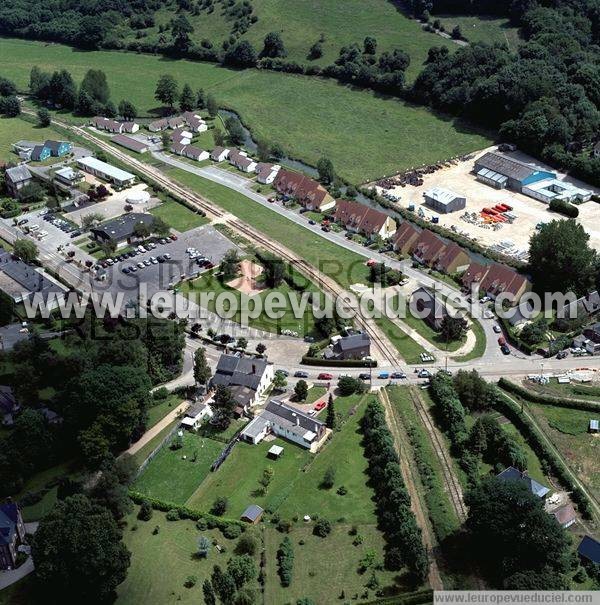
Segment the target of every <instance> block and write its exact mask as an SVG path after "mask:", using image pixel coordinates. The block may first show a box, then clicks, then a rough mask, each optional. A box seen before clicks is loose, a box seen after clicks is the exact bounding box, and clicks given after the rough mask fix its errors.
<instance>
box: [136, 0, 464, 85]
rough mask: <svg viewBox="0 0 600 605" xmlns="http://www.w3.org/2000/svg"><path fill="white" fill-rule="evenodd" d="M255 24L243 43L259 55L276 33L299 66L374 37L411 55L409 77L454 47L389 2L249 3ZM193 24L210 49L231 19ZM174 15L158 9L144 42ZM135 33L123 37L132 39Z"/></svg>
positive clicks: (205, 18) (204, 18)
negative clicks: (437, 50) (319, 48)
mask: <svg viewBox="0 0 600 605" xmlns="http://www.w3.org/2000/svg"><path fill="white" fill-rule="evenodd" d="M252 5H253V8H254V13H253V14H255V15H256V16H257V17H258V22H257V23H256V24H254V25H252V26H251V27H250V29H249V30H248V32H247V33H246V34H244V35H243V36H242V39H247V40H249V41H250V42H251V43H252V44H253V45H254V46H255V47H256V48H257V50H259V51H260V49H261V48H262V44H263V39H264V37H265V35H266V34H268V33H269V32H272V31H276V32H279V33H280V34H281V37H282V39H283V41H284V44H285V47H286V50H287V52H288V56H287V59H288V60H291V61H297V62H299V63H306V64H315V65H329V64H331V63H333V61H334V60H335V59H336V58H337V56H338V53H339V50H340V48H341V47H342V46H344V45H346V44H350V43H352V42H357V43H358V44H359V45H362V41H363V39H364V38H365V36H367V35H369V36H374V37H375V38H376V39H377V42H378V50H379V51H384V50H391V49H393V48H401V49H402V50H404V51H406V52H408V54H409V55H410V57H411V65H410V67H409V70H408V77H409V78H410V79H412V78H414V77H415V76H416V74H417V73H418V72H419V70H420V68H421V65H422V63H423V61H424V60H425V59H426V57H427V51H428V49H429V48H430V47H431V46H442V45H444V46H448V47H449V48H450V49H453V48H456V45H455V44H453V43H452V42H450V41H447V40H443V39H441V38H439V39H438V38H437V37H436V36H434V35H433V34H430V33H427V32H424V31H423V30H422V28H421V25H420V24H419V23H417V22H416V21H414V20H412V19H408V18H407V17H405V16H404V15H403V14H402V13H401V12H400V11H399V10H397V8H396V7H395V6H394V4H393V3H391V2H381V1H380V0H364V1H361V0H345V2H343V3H339V2H336V1H335V0H321V1H320V2H315V0H299V1H296V2H293V1H292V0H254V2H253V3H252ZM188 17H189V19H190V22H191V23H192V25H193V26H194V33H193V35H192V38H193V39H195V40H196V41H198V42H199V41H200V40H201V39H203V38H208V39H209V40H211V41H212V42H213V44H214V45H215V46H219V45H220V44H221V41H222V40H224V39H226V38H228V37H229V34H230V31H231V21H227V20H226V19H225V18H224V16H223V14H222V9H221V8H220V6H219V5H217V9H216V10H215V11H214V12H213V13H211V14H209V13H207V12H206V11H203V12H201V13H200V14H199V15H196V16H195V15H189V14H188ZM172 18H173V12H172V11H170V10H168V9H162V10H160V11H158V12H157V13H156V15H155V19H156V24H155V26H154V27H152V28H149V29H148V30H146V31H147V33H148V36H147V39H148V40H157V39H158V37H159V35H160V34H159V31H158V30H159V26H160V25H164V24H168V23H169V22H170V21H171V19H172ZM321 34H323V36H324V37H325V40H324V42H323V56H322V57H321V58H319V59H317V60H313V61H311V60H308V59H307V54H308V50H309V48H310V47H311V46H312V44H314V43H315V42H316V41H317V39H318V38H319V36H320V35H321ZM134 38H135V36H134V32H132V33H131V34H130V35H128V39H129V40H134Z"/></svg>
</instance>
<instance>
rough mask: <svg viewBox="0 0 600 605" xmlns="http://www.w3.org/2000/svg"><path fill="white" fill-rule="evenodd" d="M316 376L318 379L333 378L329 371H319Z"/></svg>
mask: <svg viewBox="0 0 600 605" xmlns="http://www.w3.org/2000/svg"><path fill="white" fill-rule="evenodd" d="M317 378H318V379H319V380H333V374H330V373H329V372H321V373H320V374H319V375H318V376H317Z"/></svg>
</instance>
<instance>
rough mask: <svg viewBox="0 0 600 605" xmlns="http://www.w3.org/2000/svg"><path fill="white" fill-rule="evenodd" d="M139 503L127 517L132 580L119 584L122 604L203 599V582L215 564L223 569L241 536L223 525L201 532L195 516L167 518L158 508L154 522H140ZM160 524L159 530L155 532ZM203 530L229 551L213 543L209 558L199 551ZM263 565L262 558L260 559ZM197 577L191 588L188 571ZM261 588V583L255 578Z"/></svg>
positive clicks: (199, 601) (183, 601)
mask: <svg viewBox="0 0 600 605" xmlns="http://www.w3.org/2000/svg"><path fill="white" fill-rule="evenodd" d="M137 511H138V507H137V506H136V507H135V510H134V511H133V513H132V514H130V515H129V516H128V517H127V524H126V526H125V529H124V542H125V545H126V546H127V548H128V549H129V550H130V551H131V566H130V568H129V569H128V572H127V579H126V580H125V581H124V582H123V583H122V584H121V585H120V586H119V587H118V588H117V594H118V598H117V601H116V603H117V604H118V605H138V604H139V603H156V604H158V603H173V602H177V603H182V604H183V605H185V604H190V605H192V604H197V603H202V602H203V597H202V583H203V582H204V580H205V579H207V578H210V574H211V572H212V569H213V566H214V565H219V566H220V567H221V568H222V569H224V568H225V567H226V566H227V561H228V560H229V558H230V557H231V555H232V554H233V553H234V549H235V544H236V540H228V539H226V538H224V537H223V534H222V533H221V532H220V531H219V530H218V529H213V530H211V529H207V530H204V531H200V530H198V529H197V528H196V525H195V523H194V521H189V520H180V521H167V520H166V518H165V514H164V513H161V512H159V511H154V514H153V516H152V519H151V520H150V521H138V520H137V518H136V514H137ZM155 527H158V528H159V532H158V533H157V534H154V529H155ZM200 535H203V536H206V537H207V538H208V539H209V540H211V541H212V540H216V541H217V543H218V544H219V545H220V546H224V547H225V552H221V553H219V552H218V551H217V550H216V548H214V547H213V548H211V549H210V551H209V554H208V556H207V557H206V559H200V558H198V557H197V556H195V553H196V551H197V541H198V538H199V536H200ZM256 567H257V569H258V560H257V561H256ZM192 575H193V576H196V579H197V581H196V585H195V586H193V587H191V588H186V587H185V586H184V582H185V581H186V579H187V578H188V576H192ZM249 586H251V587H252V588H255V589H258V584H255V583H252V584H251V585H249Z"/></svg>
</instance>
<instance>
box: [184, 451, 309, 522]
mask: <svg viewBox="0 0 600 605" xmlns="http://www.w3.org/2000/svg"><path fill="white" fill-rule="evenodd" d="M271 445H273V444H272V443H270V442H265V441H263V442H261V443H259V444H258V445H250V444H248V443H241V442H240V443H238V444H237V445H236V446H235V447H234V449H233V452H232V453H231V454H230V455H229V457H228V458H227V460H225V462H224V463H223V464H222V465H221V467H220V468H219V469H218V470H217V471H216V472H214V473H211V474H210V475H208V476H207V477H206V479H205V480H204V481H203V482H202V484H201V485H200V481H198V482H197V484H196V485H199V487H198V489H197V490H196V491H195V492H194V493H193V494H190V497H189V499H188V501H187V505H188V506H189V507H190V508H195V509H198V510H203V511H209V510H210V509H211V507H212V503H213V502H214V500H215V498H217V497H219V496H225V497H227V498H228V500H229V508H228V511H227V513H226V514H227V516H229V517H232V518H234V519H235V518H238V517H239V516H240V515H241V514H242V513H243V512H244V509H245V508H246V507H247V506H248V505H249V504H258V505H259V506H262V507H263V508H266V507H273V508H276V506H274V505H273V502H274V501H276V500H278V499H279V498H280V497H281V494H282V493H283V492H285V491H286V490H289V489H290V488H291V486H292V485H293V483H294V481H298V480H300V478H301V476H302V473H301V470H302V468H303V467H304V465H305V464H306V463H307V462H308V461H309V460H310V458H311V456H312V455H311V454H310V452H308V450H305V449H304V448H301V447H300V446H298V445H294V444H293V443H288V442H285V443H282V444H281V445H283V446H284V449H285V451H284V454H283V456H281V458H279V459H278V460H271V459H270V458H267V451H268V450H269V448H270V447H271ZM267 467H271V468H272V469H273V471H274V475H273V479H272V481H271V484H270V485H269V488H268V490H267V493H266V494H265V495H259V494H258V492H257V490H258V489H259V488H260V484H259V479H260V478H261V477H262V473H263V470H264V469H265V468H267Z"/></svg>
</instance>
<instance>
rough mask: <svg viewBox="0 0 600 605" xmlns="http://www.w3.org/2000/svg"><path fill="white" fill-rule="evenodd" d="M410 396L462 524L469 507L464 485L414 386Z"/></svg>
mask: <svg viewBox="0 0 600 605" xmlns="http://www.w3.org/2000/svg"><path fill="white" fill-rule="evenodd" d="M409 393H410V398H411V400H412V402H413V404H414V406H415V409H416V410H417V414H419V417H420V418H421V422H422V423H423V425H424V426H425V429H426V430H427V433H428V434H429V439H430V441H431V443H432V445H433V449H434V450H435V453H436V455H437V457H438V460H439V461H440V464H441V465H442V469H443V473H442V474H443V476H444V484H445V486H446V491H447V493H448V495H449V496H450V501H451V502H452V507H453V508H454V510H455V512H456V516H457V517H458V519H459V521H460V523H461V525H462V523H464V522H465V521H466V519H467V512H468V511H467V507H466V506H465V503H464V498H463V493H462V487H461V485H460V483H459V481H458V479H457V478H456V474H455V473H454V469H453V468H452V461H451V460H450V456H449V455H448V454H447V453H446V446H445V444H444V443H443V441H442V437H441V435H440V433H439V431H438V430H437V428H436V427H435V425H434V423H433V419H432V418H431V415H430V413H429V410H428V409H427V407H426V405H425V403H424V402H423V399H422V398H421V396H420V394H419V393H418V392H416V391H415V388H414V387H410V388H409Z"/></svg>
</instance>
